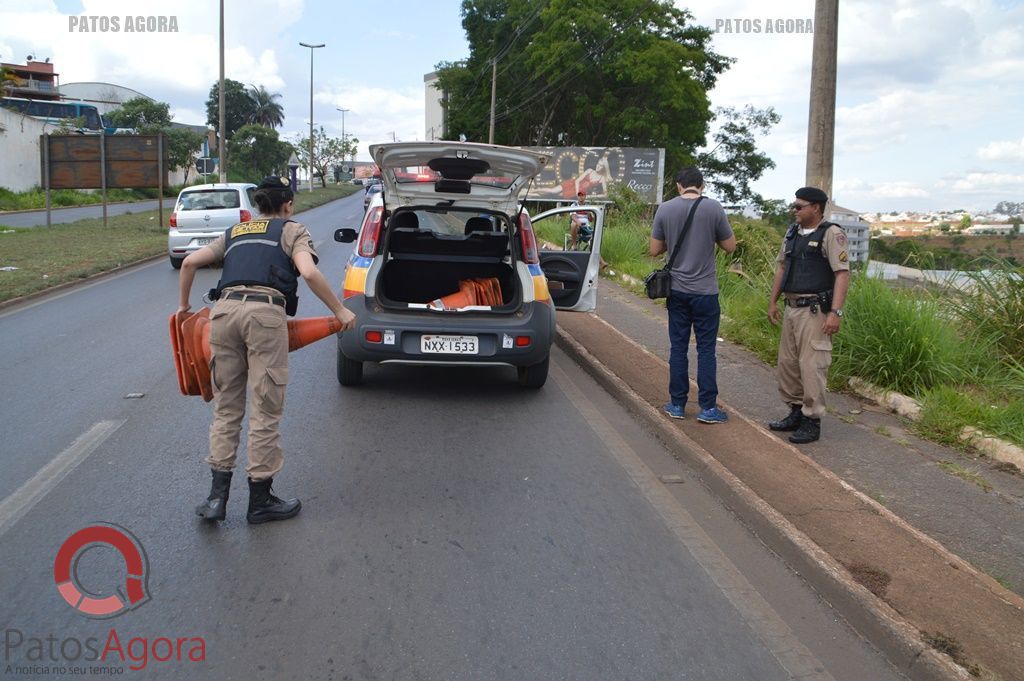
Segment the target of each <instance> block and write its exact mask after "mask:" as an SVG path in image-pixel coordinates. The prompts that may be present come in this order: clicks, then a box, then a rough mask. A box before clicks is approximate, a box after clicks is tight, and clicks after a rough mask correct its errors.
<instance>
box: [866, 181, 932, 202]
mask: <svg viewBox="0 0 1024 681" xmlns="http://www.w3.org/2000/svg"><path fill="white" fill-rule="evenodd" d="M871 195H872V196H875V197H878V198H883V199H908V198H917V197H925V196H928V192H927V191H925V190H924V189H921V187H919V186H917V184H916V183H914V182H887V183H885V184H880V185H878V186H876V187H875V188H874V189H872V190H871Z"/></svg>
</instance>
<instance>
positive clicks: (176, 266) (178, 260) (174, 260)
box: [168, 255, 185, 270]
mask: <svg viewBox="0 0 1024 681" xmlns="http://www.w3.org/2000/svg"><path fill="white" fill-rule="evenodd" d="M168 257H169V258H170V259H171V267H173V268H174V269H176V270H180V269H181V263H182V262H183V261H184V260H185V258H175V257H174V256H173V255H172V256H168Z"/></svg>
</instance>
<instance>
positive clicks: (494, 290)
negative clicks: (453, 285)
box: [428, 277, 504, 310]
mask: <svg viewBox="0 0 1024 681" xmlns="http://www.w3.org/2000/svg"><path fill="white" fill-rule="evenodd" d="M503 302H504V301H503V300H502V298H501V284H500V283H498V279H497V278H496V277H491V278H490V279H463V280H461V281H460V282H459V290H458V291H456V292H455V293H450V294H448V295H446V296H444V297H443V298H438V299H437V300H433V301H431V302H430V303H428V304H429V305H430V306H431V307H432V308H434V309H435V310H459V309H462V308H464V307H473V306H476V305H490V306H492V307H499V306H500V305H502V304H503Z"/></svg>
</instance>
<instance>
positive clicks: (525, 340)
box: [516, 336, 530, 348]
mask: <svg viewBox="0 0 1024 681" xmlns="http://www.w3.org/2000/svg"><path fill="white" fill-rule="evenodd" d="M529 344H530V337H529V336H516V347H517V348H525V347H527V346H528V345H529Z"/></svg>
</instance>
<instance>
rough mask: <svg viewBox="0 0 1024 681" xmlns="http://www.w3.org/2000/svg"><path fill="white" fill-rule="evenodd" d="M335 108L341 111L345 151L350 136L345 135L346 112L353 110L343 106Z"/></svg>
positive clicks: (342, 140) (342, 142)
mask: <svg viewBox="0 0 1024 681" xmlns="http://www.w3.org/2000/svg"><path fill="white" fill-rule="evenodd" d="M335 108H336V109H337V110H338V111H340V112H341V145H342V147H344V149H345V151H348V137H347V136H346V135H345V112H346V111H351V109H342V108H341V107H335ZM342 160H344V159H342Z"/></svg>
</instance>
